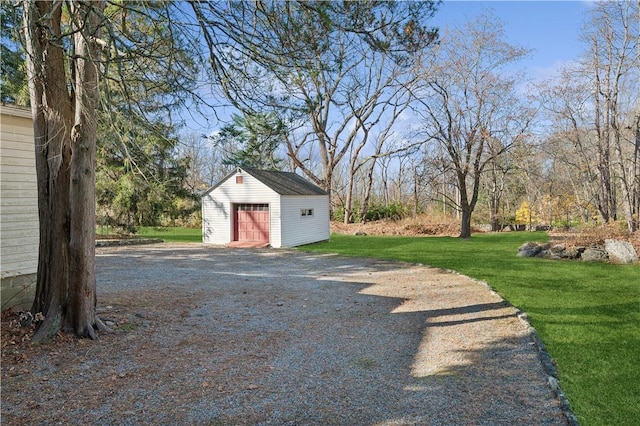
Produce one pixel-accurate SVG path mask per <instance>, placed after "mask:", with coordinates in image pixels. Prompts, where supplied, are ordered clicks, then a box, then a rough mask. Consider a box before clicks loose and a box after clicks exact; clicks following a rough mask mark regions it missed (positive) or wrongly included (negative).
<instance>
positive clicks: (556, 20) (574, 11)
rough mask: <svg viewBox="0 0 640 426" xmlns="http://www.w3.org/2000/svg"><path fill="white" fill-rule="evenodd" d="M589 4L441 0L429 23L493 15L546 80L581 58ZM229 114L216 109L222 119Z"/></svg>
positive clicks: (527, 64)
mask: <svg viewBox="0 0 640 426" xmlns="http://www.w3.org/2000/svg"><path fill="white" fill-rule="evenodd" d="M590 4H591V2H590V1H515V0H511V1H504V0H503V1H482V0H471V1H459V0H445V1H444V2H443V3H442V4H441V6H440V8H439V10H438V11H437V12H436V15H435V16H434V18H433V19H432V21H431V22H432V25H433V26H435V27H438V28H440V29H441V30H444V29H445V28H446V27H447V26H449V25H453V26H462V25H464V24H465V23H466V22H469V21H473V20H474V19H475V17H477V16H478V15H480V14H481V13H491V14H493V15H494V16H496V17H497V18H499V19H500V20H501V21H502V23H503V25H504V31H505V38H506V41H507V42H509V43H511V44H514V45H517V46H522V47H526V48H529V49H533V51H532V53H531V55H530V57H528V58H527V59H525V60H524V61H523V62H522V63H521V64H519V65H520V66H519V67H518V68H524V70H525V72H526V74H527V76H528V77H529V79H534V80H541V79H544V78H547V77H550V76H551V75H552V74H553V73H554V71H555V70H556V69H557V67H558V66H559V65H561V64H562V63H568V62H571V61H575V60H577V59H579V58H580V56H581V55H582V53H583V49H584V47H583V45H582V43H581V42H580V31H581V29H582V26H583V22H584V20H585V14H586V12H588V10H589V8H590ZM231 111H232V109H229V110H228V111H227V110H226V109H225V108H218V113H219V114H220V115H221V116H222V117H226V116H228V114H229V113H230V112H231ZM195 121H196V122H193V121H191V122H190V123H189V126H188V127H189V128H190V130H196V129H197V128H198V127H204V128H205V129H206V130H205V131H204V132H205V133H209V132H210V131H211V130H212V129H211V125H212V124H213V123H208V124H205V123H197V122H200V121H202V120H198V119H196V120H195ZM215 121H216V120H214V122H215ZM213 127H214V128H215V127H218V126H216V125H215V124H213Z"/></svg>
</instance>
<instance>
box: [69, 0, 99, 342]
mask: <svg viewBox="0 0 640 426" xmlns="http://www.w3.org/2000/svg"><path fill="white" fill-rule="evenodd" d="M74 7H75V10H73V11H72V12H73V15H75V16H77V17H78V19H79V20H80V21H81V22H83V23H84V26H83V29H84V31H79V32H77V33H76V34H75V35H74V38H75V40H74V44H75V52H76V55H77V59H76V67H75V80H76V88H77V89H76V96H75V117H74V126H73V130H72V134H71V141H72V153H73V155H72V158H71V191H70V196H69V199H70V208H71V209H70V231H71V232H70V235H71V238H70V242H69V266H70V267H69V302H70V303H69V308H70V309H69V315H68V318H67V319H68V324H69V325H70V326H71V328H72V329H73V331H74V332H75V333H76V334H77V335H78V336H82V337H91V338H95V334H94V331H93V326H94V325H95V324H96V323H98V325H102V324H101V323H100V322H99V320H98V319H97V316H96V312H95V307H96V270H95V269H96V266H95V217H96V211H95V210H96V209H95V198H96V195H95V189H96V174H95V156H96V132H97V127H96V120H95V111H96V107H97V101H98V94H99V91H98V69H97V60H98V55H99V52H98V49H97V46H96V43H95V37H97V35H98V25H99V24H100V18H99V15H98V14H97V13H95V11H94V10H93V9H92V5H86V4H81V5H77V4H74ZM89 37H91V39H90V38H89ZM88 112H89V113H88Z"/></svg>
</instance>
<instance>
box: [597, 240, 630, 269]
mask: <svg viewBox="0 0 640 426" xmlns="http://www.w3.org/2000/svg"><path fill="white" fill-rule="evenodd" d="M604 249H605V250H606V251H607V254H608V255H609V260H610V261H611V262H613V263H622V264H626V263H635V262H637V261H638V253H637V252H636V249H635V248H634V247H633V246H632V245H631V243H629V242H628V241H619V240H604Z"/></svg>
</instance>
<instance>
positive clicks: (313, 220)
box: [281, 195, 330, 247]
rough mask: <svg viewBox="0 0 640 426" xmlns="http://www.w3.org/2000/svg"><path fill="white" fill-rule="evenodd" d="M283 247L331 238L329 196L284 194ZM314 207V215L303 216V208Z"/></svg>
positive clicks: (282, 206)
mask: <svg viewBox="0 0 640 426" xmlns="http://www.w3.org/2000/svg"><path fill="white" fill-rule="evenodd" d="M281 208H282V247H295V246H299V245H303V244H310V243H314V242H317V241H325V240H328V239H329V236H330V230H329V197H328V196H326V195H320V196H283V197H282V201H281ZM303 209H313V216H302V215H301V210H303Z"/></svg>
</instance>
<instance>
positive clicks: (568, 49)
mask: <svg viewBox="0 0 640 426" xmlns="http://www.w3.org/2000/svg"><path fill="white" fill-rule="evenodd" d="M589 3H590V2H588V1H456V0H445V1H444V3H443V4H442V5H441V6H440V9H439V10H438V12H437V14H436V16H435V17H434V19H433V24H434V26H438V27H440V28H444V27H446V26H447V25H451V24H453V25H456V26H457V25H462V24H464V23H465V22H468V21H471V20H473V19H474V17H476V16H478V15H479V14H481V13H483V12H486V11H493V15H494V16H496V17H498V18H500V20H501V21H502V23H503V25H504V30H505V38H506V39H507V41H508V42H509V43H511V44H514V45H518V46H522V47H526V48H530V49H533V50H534V51H533V52H532V54H531V57H530V58H528V59H527V60H525V61H524V62H523V64H522V65H523V66H524V67H525V68H526V71H527V74H528V75H529V77H531V78H534V79H538V78H543V77H545V76H548V75H549V74H550V73H551V72H552V71H553V70H554V69H555V68H556V67H557V66H558V65H559V64H560V63H563V62H570V61H574V60H577V59H578V58H579V57H580V56H581V54H582V53H583V46H582V44H581V42H580V31H581V29H582V26H583V22H584V19H585V13H586V12H587V11H588V10H589V7H590V6H589Z"/></svg>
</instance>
